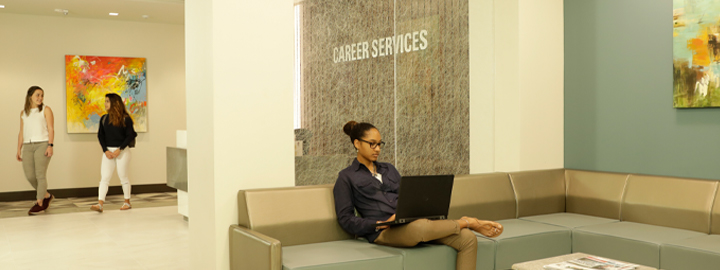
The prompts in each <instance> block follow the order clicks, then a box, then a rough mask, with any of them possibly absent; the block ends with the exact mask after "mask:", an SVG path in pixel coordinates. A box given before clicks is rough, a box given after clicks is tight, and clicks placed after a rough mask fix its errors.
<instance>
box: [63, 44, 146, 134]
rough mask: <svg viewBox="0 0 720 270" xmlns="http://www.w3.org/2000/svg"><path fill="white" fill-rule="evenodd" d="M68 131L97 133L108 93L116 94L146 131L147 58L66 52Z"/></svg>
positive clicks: (136, 124)
mask: <svg viewBox="0 0 720 270" xmlns="http://www.w3.org/2000/svg"><path fill="white" fill-rule="evenodd" d="M65 78H66V81H65V88H66V89H65V90H66V92H67V130H68V133H96V132H97V131H98V128H99V126H100V125H99V123H100V117H101V116H102V115H103V114H105V113H106V112H105V94H107V93H117V94H118V95H120V96H121V97H122V98H123V101H124V102H125V107H126V108H127V110H128V112H129V113H130V116H131V117H132V119H133V122H134V123H135V126H134V127H135V131H137V132H147V69H146V66H145V58H125V57H102V56H83V55H65Z"/></svg>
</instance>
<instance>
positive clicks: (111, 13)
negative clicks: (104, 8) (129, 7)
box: [110, 12, 120, 16]
mask: <svg viewBox="0 0 720 270" xmlns="http://www.w3.org/2000/svg"><path fill="white" fill-rule="evenodd" d="M117 15H120V14H119V13H115V12H110V16H117Z"/></svg>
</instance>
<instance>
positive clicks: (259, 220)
mask: <svg viewBox="0 0 720 270" xmlns="http://www.w3.org/2000/svg"><path fill="white" fill-rule="evenodd" d="M332 189H333V185H321V186H304V187H288V188H273V189H255V190H241V191H239V192H238V224H239V225H240V226H243V227H246V228H249V229H251V230H254V231H256V232H259V233H262V234H265V235H267V236H270V237H273V238H275V239H277V240H280V242H281V243H282V245H283V246H284V247H286V246H292V245H300V244H309V243H319V242H328V241H337V240H345V239H353V238H354V236H352V235H350V234H348V233H347V232H345V231H344V230H343V229H342V228H341V227H340V224H338V222H337V217H336V215H335V202H334V197H333V192H332V191H333V190H332ZM299 232H301V233H299Z"/></svg>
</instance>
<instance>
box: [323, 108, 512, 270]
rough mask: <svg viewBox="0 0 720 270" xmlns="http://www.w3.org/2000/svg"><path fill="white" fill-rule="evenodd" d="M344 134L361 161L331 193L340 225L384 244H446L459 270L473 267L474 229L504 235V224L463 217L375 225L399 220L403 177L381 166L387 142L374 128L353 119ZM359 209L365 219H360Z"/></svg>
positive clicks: (341, 177) (342, 176) (387, 165)
mask: <svg viewBox="0 0 720 270" xmlns="http://www.w3.org/2000/svg"><path fill="white" fill-rule="evenodd" d="M343 131H345V133H346V134H347V135H348V136H350V141H351V142H352V143H353V146H354V147H355V149H356V151H357V158H356V159H355V160H354V161H353V163H352V164H351V165H350V166H349V167H347V168H345V169H344V170H342V171H340V174H339V176H338V179H337V181H336V182H335V187H334V189H333V194H334V196H335V212H336V214H337V218H338V222H339V223H340V226H341V227H342V228H343V229H344V230H345V231H347V232H349V233H351V234H354V235H359V236H362V237H365V238H367V240H368V242H370V243H376V244H380V245H386V246H393V247H412V246H415V245H417V244H418V243H420V242H431V243H437V244H444V245H448V246H450V247H452V248H454V249H455V250H457V251H458V255H457V265H456V269H459V270H460V269H462V270H466V269H468V270H469V269H475V264H476V261H477V257H476V256H477V238H476V236H475V234H474V233H472V232H471V231H470V230H473V231H476V232H479V233H481V234H482V235H485V236H487V237H496V236H498V235H500V234H501V233H502V231H503V227H502V225H500V224H499V223H497V222H492V221H484V220H479V219H477V218H474V217H462V218H461V219H457V220H428V219H420V220H416V221H413V222H411V223H409V224H404V225H396V226H391V227H389V226H377V227H376V226H375V224H376V223H381V222H388V221H393V220H395V209H396V206H397V199H398V189H399V184H400V173H399V172H398V171H397V170H396V169H395V167H394V166H393V165H392V164H390V163H383V162H377V159H378V156H379V155H380V151H381V150H382V146H383V145H385V142H383V141H382V137H381V136H380V131H378V129H377V128H375V126H373V125H372V124H370V123H357V122H355V121H350V122H348V123H347V124H345V126H344V127H343ZM355 210H357V212H358V213H360V215H361V216H362V217H358V216H356V215H355ZM468 229H469V230H468Z"/></svg>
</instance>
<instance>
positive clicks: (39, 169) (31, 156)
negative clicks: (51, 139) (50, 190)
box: [22, 142, 50, 200]
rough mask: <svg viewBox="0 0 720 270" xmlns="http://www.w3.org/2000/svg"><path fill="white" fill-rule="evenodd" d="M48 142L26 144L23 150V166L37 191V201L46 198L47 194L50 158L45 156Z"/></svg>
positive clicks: (29, 180) (26, 176)
mask: <svg viewBox="0 0 720 270" xmlns="http://www.w3.org/2000/svg"><path fill="white" fill-rule="evenodd" d="M47 147H48V143H47V142H34V143H24V144H23V149H22V164H23V170H24V171H25V178H27V180H28V182H30V185H32V186H33V188H35V190H37V199H38V200H42V199H43V198H45V193H46V192H47V178H46V176H45V175H46V174H47V168H48V164H50V157H46V156H45V150H47Z"/></svg>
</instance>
